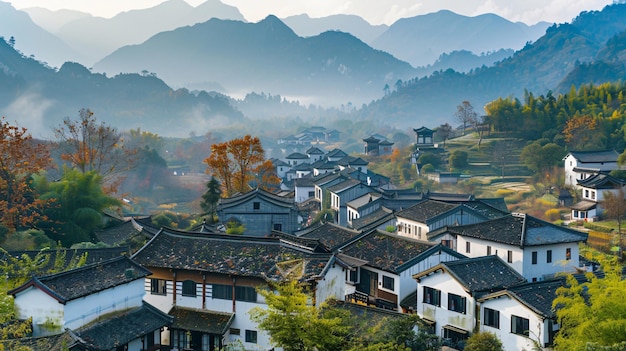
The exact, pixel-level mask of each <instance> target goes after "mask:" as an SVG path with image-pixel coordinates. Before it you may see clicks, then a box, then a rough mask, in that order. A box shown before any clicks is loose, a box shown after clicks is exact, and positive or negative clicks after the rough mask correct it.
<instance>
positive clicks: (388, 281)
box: [383, 275, 396, 290]
mask: <svg viewBox="0 0 626 351" xmlns="http://www.w3.org/2000/svg"><path fill="white" fill-rule="evenodd" d="M395 281H396V280H395V279H394V278H393V277H389V276H386V275H383V288H385V289H387V290H393V289H394V287H395V285H396V284H395Z"/></svg>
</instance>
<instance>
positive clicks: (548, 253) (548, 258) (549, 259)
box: [546, 250, 552, 263]
mask: <svg viewBox="0 0 626 351" xmlns="http://www.w3.org/2000/svg"><path fill="white" fill-rule="evenodd" d="M546 263H552V250H548V251H546Z"/></svg>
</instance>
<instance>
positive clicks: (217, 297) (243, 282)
mask: <svg viewBox="0 0 626 351" xmlns="http://www.w3.org/2000/svg"><path fill="white" fill-rule="evenodd" d="M133 259H134V260H135V261H137V262H138V263H140V264H141V265H143V266H145V267H147V268H149V269H150V271H151V272H152V274H151V275H150V276H148V277H146V279H145V291H146V296H145V300H146V301H147V302H149V303H151V304H153V305H154V306H156V307H157V308H159V309H160V310H161V311H164V312H168V313H169V314H172V315H173V316H174V317H175V320H174V322H173V325H172V328H171V329H169V330H168V331H166V334H168V335H167V340H169V342H170V346H171V347H176V348H178V349H181V350H183V349H186V348H190V347H192V346H193V347H196V349H201V350H203V351H213V350H218V349H221V348H222V347H223V346H224V345H226V344H228V343H231V342H236V341H241V342H242V343H243V344H244V347H245V348H246V349H247V350H250V349H269V348H271V344H270V340H269V336H268V335H267V334H266V333H264V332H263V331H261V330H259V329H258V327H257V325H256V323H255V322H253V321H252V320H251V319H250V315H249V313H248V312H249V311H250V310H251V309H253V308H255V307H261V308H265V307H266V305H265V303H264V301H263V298H262V297H261V296H260V295H258V294H257V292H256V289H257V288H258V287H265V286H267V282H268V281H280V280H283V279H298V280H300V281H303V282H304V281H306V282H307V283H308V284H310V286H311V291H313V301H316V302H319V303H321V302H323V301H326V300H328V299H329V298H331V297H332V298H342V296H343V293H344V285H345V283H344V280H345V278H344V277H345V275H346V273H345V272H346V269H347V268H348V266H346V265H344V264H342V263H341V261H338V260H337V259H336V258H335V257H334V256H333V255H332V254H330V253H326V252H321V253H319V252H316V251H315V250H314V249H311V248H309V247H307V246H305V245H298V244H294V243H290V242H288V241H286V240H283V239H281V238H276V237H271V238H270V237H265V238H261V237H253V236H240V235H220V234H199V233H188V232H182V231H174V230H171V229H168V230H161V231H160V232H159V233H157V234H156V235H155V236H154V237H153V238H152V239H151V240H150V241H149V242H148V243H147V244H146V245H145V246H144V247H143V248H141V249H140V250H139V251H137V252H136V253H135V254H134V255H133ZM183 316H187V317H183ZM189 319H191V320H195V321H198V324H197V325H195V326H191V325H189V324H188V323H189V321H188V320H189ZM200 322H202V323H200ZM209 322H210V323H209ZM199 345H200V346H201V347H202V348H200V346H199Z"/></svg>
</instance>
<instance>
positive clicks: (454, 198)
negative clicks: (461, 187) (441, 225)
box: [424, 191, 474, 202]
mask: <svg viewBox="0 0 626 351" xmlns="http://www.w3.org/2000/svg"><path fill="white" fill-rule="evenodd" d="M424 196H425V197H427V198H429V199H431V200H437V201H445V202H461V201H470V200H474V195H471V194H453V193H436V192H432V191H429V192H427V193H426V194H424Z"/></svg>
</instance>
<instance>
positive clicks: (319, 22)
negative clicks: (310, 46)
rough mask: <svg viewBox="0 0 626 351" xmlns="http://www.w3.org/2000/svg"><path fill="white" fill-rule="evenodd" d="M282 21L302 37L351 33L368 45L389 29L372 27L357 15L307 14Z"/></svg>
mask: <svg viewBox="0 0 626 351" xmlns="http://www.w3.org/2000/svg"><path fill="white" fill-rule="evenodd" d="M282 21H283V22H284V23H285V24H286V25H288V26H289V28H291V29H293V31H294V32H296V34H298V35H299V36H301V37H312V36H315V35H319V34H321V33H324V32H327V31H340V32H346V33H350V34H352V35H354V36H355V37H357V38H359V39H361V40H362V41H363V42H365V43H368V44H369V43H371V42H372V41H373V40H374V39H376V38H378V37H379V36H380V35H381V34H383V33H384V32H385V31H386V30H387V28H389V27H388V26H387V25H384V24H381V25H372V24H370V23H369V22H367V21H366V20H364V19H363V18H361V17H359V16H356V15H332V16H326V17H321V18H311V17H309V16H308V15H307V14H302V15H297V16H289V17H285V18H283V19H282Z"/></svg>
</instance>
